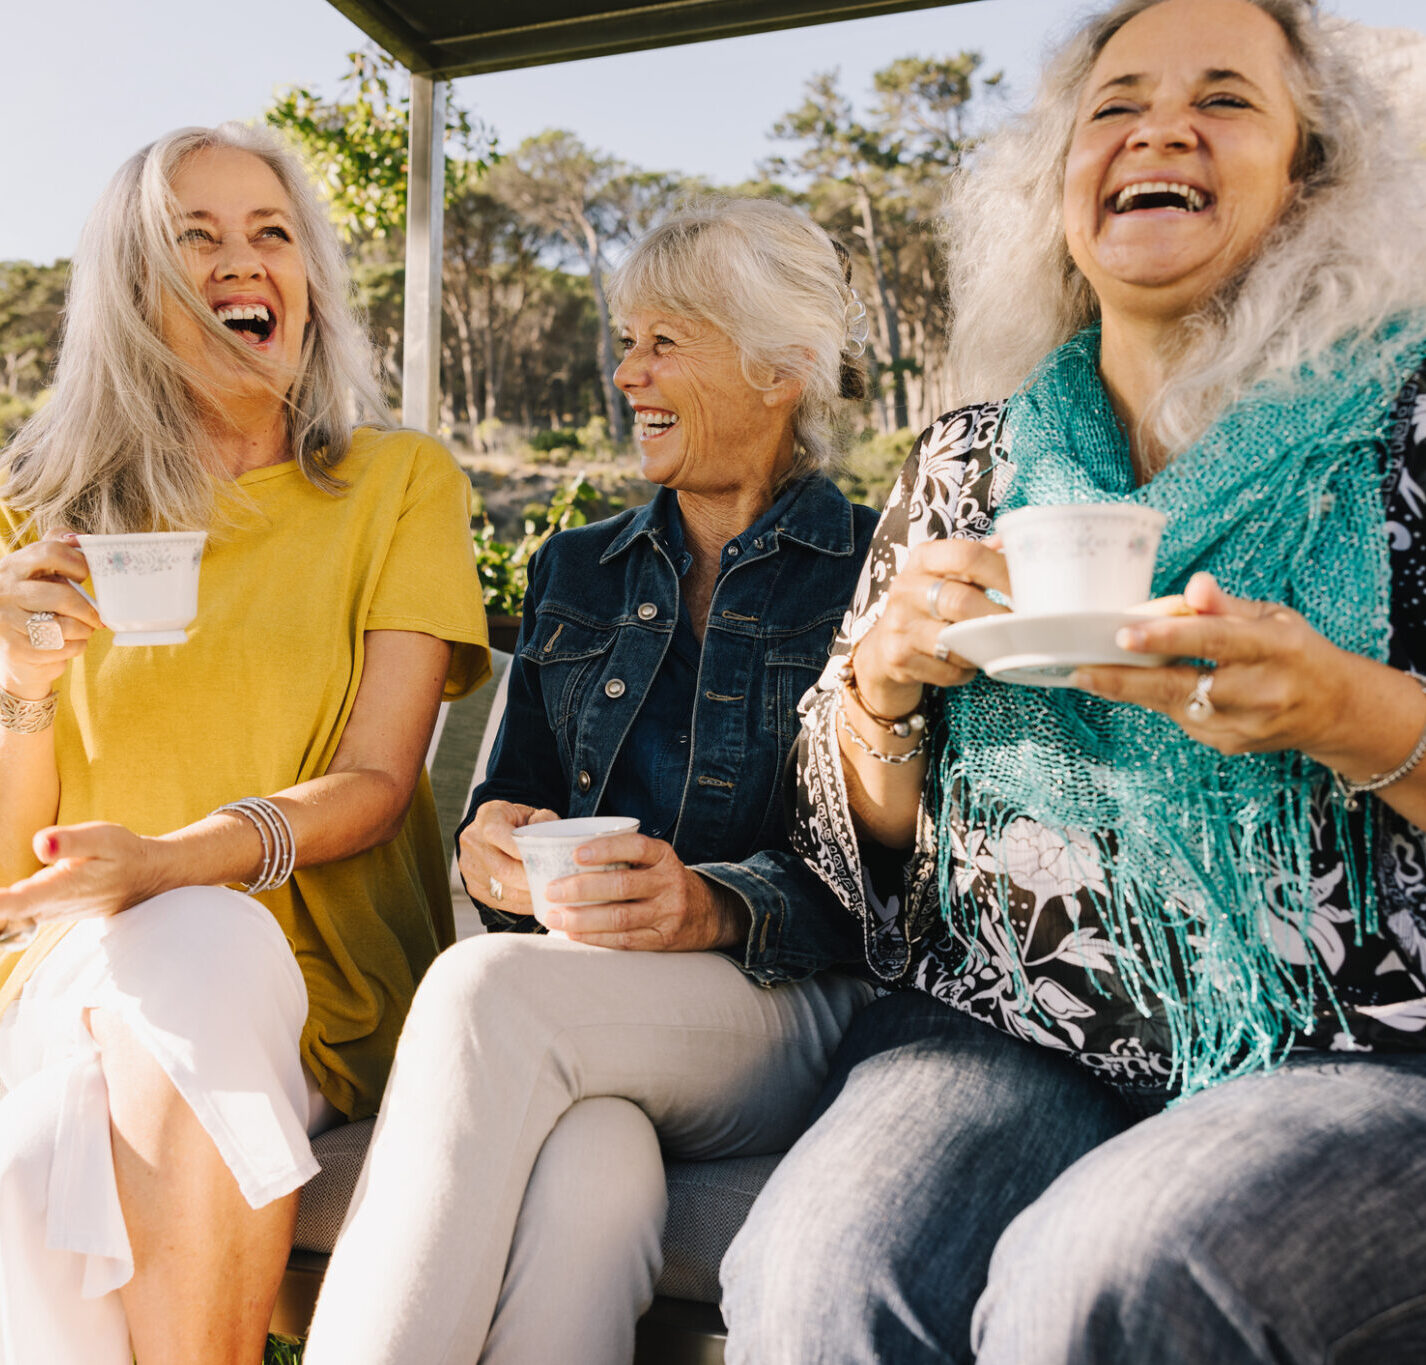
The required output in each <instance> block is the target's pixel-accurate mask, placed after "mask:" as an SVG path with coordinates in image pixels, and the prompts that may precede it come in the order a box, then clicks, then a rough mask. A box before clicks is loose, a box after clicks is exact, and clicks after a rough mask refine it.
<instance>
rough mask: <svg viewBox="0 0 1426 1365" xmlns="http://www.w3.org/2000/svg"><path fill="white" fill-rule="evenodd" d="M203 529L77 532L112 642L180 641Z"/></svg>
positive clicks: (192, 608)
mask: <svg viewBox="0 0 1426 1365" xmlns="http://www.w3.org/2000/svg"><path fill="white" fill-rule="evenodd" d="M207 539H208V533H207V532H206V531H135V532H132V533H130V534H125V535H113V536H80V537H78V540H79V548H80V549H81V550H82V551H83V552H84V558H85V559H86V560H87V561H88V563H89V577H90V579H91V580H92V582H93V584H94V597H95V606H96V607H97V609H98V611H99V619H100V620H101V621H103V622H104V624H105V625H106V626H108V627H109V629H110V630H112V631H113V632H114V643H115V644H116V645H181V644H182V643H183V642H184V641H185V640H187V639H188V630H187V627H188V626H189V625H190V624H191V623H192V621H193V618H194V617H195V616H197V615H198V569H199V566H200V565H201V564H202V562H203V545H204V542H205V541H206V540H207Z"/></svg>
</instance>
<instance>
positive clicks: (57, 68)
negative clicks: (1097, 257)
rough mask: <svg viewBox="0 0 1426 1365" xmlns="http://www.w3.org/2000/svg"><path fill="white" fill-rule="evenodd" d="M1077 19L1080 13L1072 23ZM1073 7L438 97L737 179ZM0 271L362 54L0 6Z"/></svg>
mask: <svg viewBox="0 0 1426 1365" xmlns="http://www.w3.org/2000/svg"><path fill="white" fill-rule="evenodd" d="M1090 7H1091V8H1095V7H1097V6H1090ZM1324 7H1325V8H1326V9H1328V10H1329V11H1332V12H1335V13H1338V14H1341V15H1344V16H1346V17H1348V18H1352V19H1356V20H1359V21H1360V22H1363V23H1367V24H1373V25H1378V26H1385V27H1405V28H1411V29H1415V30H1417V31H1420V32H1426V0H1324ZM1083 8H1084V6H1082V5H1080V4H1078V3H1075V0H975V3H972V4H963V5H952V6H947V7H945V8H942V9H930V10H918V11H914V12H912V13H909V14H898V15H888V16H885V17H882V18H877V19H863V20H857V21H855V22H852V23H842V24H825V25H820V26H817V27H813V28H805V29H799V30H794V31H791V32H785V33H776V34H766V35H760V36H757V37H752V38H734V39H729V40H726V41H723V42H717V43H699V44H693V45H689V46H686V47H678V48H669V49H666V50H664V51H662V52H641V53H631V54H629V55H628V56H623V57H603V58H599V59H596V60H594V61H587V62H571V63H566V64H563V65H560V66H554V67H545V68H535V69H531V70H524V71H512V72H505V73H501V74H499V75H494V76H477V77H471V78H469V79H467V80H463V81H460V82H458V83H457V87H456V90H457V95H456V98H457V99H458V100H459V101H460V102H461V103H462V104H464V105H465V106H466V107H467V108H473V109H474V111H475V112H476V113H477V114H479V115H480V116H481V117H483V118H484V119H485V120H486V121H487V122H488V123H490V124H491V125H492V126H493V127H494V129H495V131H496V132H497V134H498V135H499V137H500V140H501V143H502V144H503V145H505V146H513V145H515V144H516V143H517V142H519V141H520V139H521V138H523V137H526V136H528V135H529V134H531V133H535V132H538V131H540V130H541V129H542V128H548V127H566V128H571V129H573V130H574V131H575V132H576V133H578V134H579V135H580V136H581V137H582V138H583V139H584V140H585V141H586V142H587V143H589V144H590V145H591V146H595V147H599V148H601V149H603V150H604V151H606V152H610V153H613V154H614V155H616V156H620V157H623V158H624V159H626V160H628V161H632V162H635V163H636V164H638V165H641V166H644V167H647V168H649V169H661V170H678V171H684V172H688V173H690V174H701V175H704V176H707V177H708V178H709V179H712V180H715V181H721V182H725V183H726V182H734V181H738V180H741V179H743V178H745V177H747V176H748V175H750V174H751V173H752V171H753V168H754V165H755V163H756V162H757V161H758V160H759V159H760V158H762V157H765V156H766V155H768V153H769V152H770V150H771V144H770V143H769V141H768V139H767V131H768V129H769V128H770V127H771V125H772V123H773V120H774V119H775V118H776V117H777V116H778V115H779V114H780V113H782V112H784V111H785V110H787V109H789V108H791V107H792V106H793V105H794V104H796V103H797V101H798V98H799V95H800V91H801V88H802V84H803V82H804V81H805V80H806V78H807V77H808V76H810V75H811V74H813V73H814V72H818V71H825V70H829V69H831V68H834V67H836V68H840V70H841V73H842V80H843V88H844V89H845V90H847V91H848V93H850V94H852V95H854V96H861V95H863V94H864V93H865V91H866V89H867V87H868V85H869V83H870V76H871V73H872V72H873V71H875V70H876V69H877V68H879V67H882V66H885V65H887V64H888V63H889V62H891V61H894V60H895V59H896V58H898V57H904V56H909V55H923V56H936V55H944V54H948V53H952V52H957V51H960V50H961V49H963V48H969V49H973V50H976V51H979V52H981V53H982V54H983V55H984V57H985V59H986V63H987V66H988V67H989V68H991V69H994V68H997V67H998V68H1003V69H1004V70H1005V72H1006V77H1007V81H1008V82H1009V84H1010V86H1011V89H1012V92H1013V93H1015V94H1019V95H1021V96H1024V95H1026V94H1028V92H1029V90H1030V88H1031V87H1032V86H1033V83H1034V75H1035V71H1036V69H1037V67H1038V64H1039V59H1040V56H1041V55H1042V53H1043V51H1044V49H1045V47H1046V45H1047V44H1048V43H1049V42H1050V41H1051V40H1052V39H1053V38H1054V37H1055V36H1056V35H1057V34H1060V33H1061V32H1063V30H1064V29H1065V28H1066V27H1067V26H1068V25H1070V24H1072V23H1073V21H1074V17H1075V15H1076V14H1077V13H1079V12H1081V11H1082V9H1083ZM0 33H2V34H3V40H2V41H3V45H4V50H5V66H6V74H5V79H4V80H3V81H0V164H2V165H3V166H4V169H5V183H6V186H7V188H8V191H9V192H8V193H7V194H6V195H5V198H4V200H3V202H0V260H7V259H26V260H40V261H49V260H53V259H54V258H56V257H58V256H66V255H68V254H69V253H70V252H71V251H72V250H73V248H74V243H75V241H76V239H77V237H78V234H79V228H80V226H81V224H82V222H83V220H84V215H85V214H86V213H87V212H88V209H89V206H90V205H91V204H92V203H93V201H94V199H95V198H96V196H97V195H98V193H99V191H100V190H101V189H102V187H103V185H104V183H105V181H106V180H107V179H108V177H109V176H110V175H111V174H112V173H113V171H114V170H115V168H116V167H117V166H118V165H119V163H120V162H121V161H123V159H124V158H125V157H126V156H128V155H129V154H130V153H131V152H133V151H135V150H136V149H137V148H138V147H140V146H142V145H143V144H144V143H145V142H147V141H149V140H151V139H152V138H154V137H156V136H157V135H159V134H160V133H163V132H166V131H167V130H168V129H170V128H174V127H178V126H181V125H183V124H193V123H203V124H207V123H218V122H221V121H222V120H224V119H227V118H239V119H248V118H254V117H256V116H257V115H258V114H259V113H261V111H262V109H263V108H264V106H265V105H266V104H267V103H268V102H269V100H270V98H271V95H272V92H273V90H274V89H275V88H277V87H280V86H285V85H293V84H303V85H308V86H313V87H316V88H318V89H319V90H322V91H331V90H333V89H334V87H335V84H336V81H337V78H338V77H339V75H340V74H341V72H342V70H343V69H344V67H345V64H346V63H345V58H344V54H345V53H346V52H348V51H349V50H351V49H352V48H354V47H357V46H360V45H361V44H362V42H363V41H364V38H363V35H362V34H361V33H360V32H359V31H358V30H357V29H356V28H355V27H354V26H353V25H352V24H351V23H350V22H349V21H348V20H346V19H345V18H343V17H342V16H341V15H340V14H338V13H337V11H336V10H334V9H333V8H332V7H331V6H330V5H328V4H327V3H325V0H243V3H242V4H240V5H235V4H224V5H213V6H209V5H205V4H202V3H197V4H195V3H194V0H138V2H137V3H117V2H116V0H0Z"/></svg>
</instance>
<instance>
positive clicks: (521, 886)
mask: <svg viewBox="0 0 1426 1365" xmlns="http://www.w3.org/2000/svg"><path fill="white" fill-rule="evenodd" d="M559 818H560V817H559V815H558V814H557V813H556V812H555V811H552V810H542V809H540V808H538V807H535V806H524V805H520V804H518V803H516V802H514V801H487V802H485V803H484V805H482V806H481V807H480V809H479V810H477V811H476V813H475V819H474V820H472V821H471V823H470V824H468V825H467V826H466V827H465V829H464V830H463V831H462V832H461V836H460V854H459V858H460V874H461V878H462V879H463V880H464V882H465V886H466V890H467V891H469V892H470V894H471V895H472V896H474V897H475V899H476V900H478V901H480V902H481V903H482V904H485V905H493V906H494V907H495V908H496V909H497V910H502V911H504V912H505V913H506V914H507V915H532V914H534V906H533V904H532V903H531V899H530V886H529V883H528V881H527V880H526V878H525V864H524V862H523V861H522V860H521V857H520V848H519V845H518V844H517V843H516V842H515V831H516V830H517V829H519V828H521V827H522V826H524V825H534V824H540V823H543V822H544V821H547V820H558V819H559Z"/></svg>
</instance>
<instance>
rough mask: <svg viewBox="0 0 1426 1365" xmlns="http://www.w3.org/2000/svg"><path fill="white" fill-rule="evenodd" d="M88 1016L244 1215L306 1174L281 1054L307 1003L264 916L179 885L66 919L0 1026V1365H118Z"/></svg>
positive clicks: (292, 1088) (126, 1256) (116, 1242)
mask: <svg viewBox="0 0 1426 1365" xmlns="http://www.w3.org/2000/svg"><path fill="white" fill-rule="evenodd" d="M95 1008H97V1009H103V1010H107V1011H110V1012H112V1013H113V1014H114V1015H115V1016H116V1017H118V1018H119V1019H121V1020H122V1021H123V1023H124V1024H125V1025H126V1026H127V1027H128V1028H129V1030H130V1031H131V1032H132V1033H133V1035H134V1036H135V1037H136V1038H137V1039H138V1040H139V1042H140V1043H141V1044H142V1045H143V1047H144V1048H145V1049H146V1050H147V1051H148V1052H149V1053H150V1054H151V1055H152V1056H153V1057H154V1058H155V1060H156V1061H157V1062H158V1063H159V1065H160V1066H161V1067H162V1068H163V1070H164V1072H165V1074H166V1075H167V1076H168V1078H169V1079H170V1081H172V1083H173V1085H174V1087H175V1088H176V1089H177V1091H178V1093H179V1094H180V1095H182V1096H183V1098H184V1099H185V1100H186V1101H187V1103H188V1104H189V1106H190V1107H191V1108H192V1110H193V1112H194V1114H195V1115H197V1117H198V1120H199V1122H200V1123H201V1124H202V1125H203V1127H204V1129H205V1130H206V1132H207V1133H208V1135H209V1136H210V1137H211V1138H212V1139H213V1142H214V1144H215V1145H216V1147H217V1149H218V1151H219V1153H220V1154H221V1156H222V1158H223V1161H224V1162H225V1163H226V1164H227V1166H228V1168H229V1170H231V1171H232V1173H233V1176H234V1178H235V1179H236V1181H237V1183H238V1187H239V1189H240V1190H241V1191H242V1193H243V1196H244V1198H246V1200H247V1202H248V1203H249V1204H250V1205H251V1206H252V1207H253V1208H259V1207H261V1206H262V1205H264V1204H266V1203H268V1202H270V1201H271V1200H273V1199H276V1198H279V1197H280V1196H282V1195H285V1194H289V1193H290V1192H291V1191H293V1190H295V1189H297V1188H298V1187H299V1186H300V1185H302V1184H303V1183H304V1182H305V1181H306V1180H308V1179H309V1178H310V1177H311V1176H312V1175H314V1174H315V1173H316V1171H317V1163H316V1161H315V1159H314V1158H313V1156H312V1148H311V1145H310V1144H309V1142H308V1140H307V1131H308V1119H309V1111H310V1107H311V1106H310V1104H309V1090H308V1083H307V1080H306V1078H305V1074H304V1071H303V1068H302V1063H301V1058H300V1056H299V1052H298V1042H299V1039H300V1037H301V1034H302V1028H303V1025H304V1024H305V1022H306V1018H307V991H306V987H305V986H304V984H303V981H302V974H301V972H300V971H299V969H298V966H297V962H296V959H295V958H294V957H293V955H292V951H291V949H290V948H289V946H288V944H287V940H286V938H285V936H284V935H283V933H282V930H281V929H280V928H279V927H278V925H277V922H276V921H275V920H274V919H273V918H272V916H271V914H270V913H269V912H268V911H267V909H266V908H265V907H264V906H262V905H261V904H260V903H259V902H257V901H255V900H253V899H251V898H250V897H247V896H243V895H240V894H239V893H238V892H236V891H229V890H226V889H224V888H221V887H191V888H186V889H184V890H180V891H171V892H168V893H166V894H165V895H162V896H156V897H155V898H154V899H153V900H150V901H145V902H144V903H143V904H141V905H137V906H135V907H134V908H133V909H131V910H127V911H125V912H124V913H122V914H119V915H115V916H113V917H111V918H106V919H94V920H84V921H82V922H80V923H78V924H76V925H75V926H74V928H72V929H71V930H70V931H69V933H68V934H67V935H66V936H65V937H64V939H63V940H62V941H61V942H60V944H59V945H58V946H57V947H56V948H55V949H54V951H53V952H52V953H50V955H49V956H48V957H47V958H46V959H45V960H44V962H43V963H41V964H40V966H39V968H38V969H37V970H36V972H35V974H34V976H33V977H31V979H30V980H29V981H28V982H27V983H26V984H25V988H24V990H23V992H22V993H21V995H20V998H19V1000H18V1001H17V1002H16V1003H15V1005H13V1006H12V1007H11V1008H10V1009H9V1010H8V1011H7V1012H6V1013H5V1015H3V1016H0V1365H33V1362H35V1361H39V1360H44V1361H48V1362H53V1363H54V1365H70V1362H73V1365H110V1362H111V1361H112V1362H113V1365H129V1362H130V1361H131V1359H132V1357H131V1355H130V1352H129V1334H128V1326H127V1323H126V1321H125V1319H124V1314H123V1309H122V1307H121V1305H120V1304H119V1297H118V1293H117V1291H118V1289H119V1288H120V1287H121V1286H122V1285H124V1284H126V1283H127V1282H128V1280H129V1278H130V1277H131V1276H132V1274H133V1271H134V1263H133V1254H132V1252H131V1250H130V1246H129V1237H128V1232H127V1230H126V1228H125V1226H124V1219H123V1214H122V1212H121V1210H120V1207H119V1196H118V1189H117V1185H116V1182H115V1178H114V1157H113V1151H112V1148H111V1146H110V1136H109V1100H108V1090H107V1088H106V1085H105V1081H104V1073H103V1070H102V1068H101V1066H100V1060H99V1050H98V1047H97V1046H96V1044H95V1042H94V1039H93V1037H92V1036H91V1034H90V1032H89V1029H88V1027H87V1026H86V1022H85V1015H86V1011H87V1010H89V1009H95Z"/></svg>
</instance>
